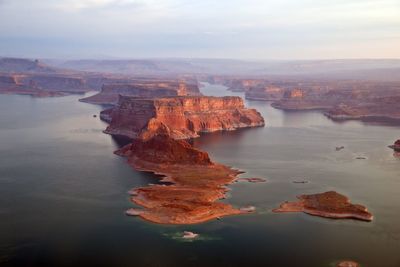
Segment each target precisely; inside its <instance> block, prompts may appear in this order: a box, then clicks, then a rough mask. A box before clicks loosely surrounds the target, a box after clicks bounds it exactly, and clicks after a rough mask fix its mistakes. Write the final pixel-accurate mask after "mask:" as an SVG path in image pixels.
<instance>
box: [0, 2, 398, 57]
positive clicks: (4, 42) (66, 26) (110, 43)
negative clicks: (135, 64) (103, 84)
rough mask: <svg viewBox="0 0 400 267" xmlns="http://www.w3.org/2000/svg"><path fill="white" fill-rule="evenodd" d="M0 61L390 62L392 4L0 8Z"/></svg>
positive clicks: (393, 53)
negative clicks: (6, 58) (15, 58)
mask: <svg viewBox="0 0 400 267" xmlns="http://www.w3.org/2000/svg"><path fill="white" fill-rule="evenodd" d="M0 56H22V57H42V58H43V57H46V58H155V57H156V58H159V57H186V58H233V59H255V60H264V59H331V58H400V0H229V1H228V0H158V1H156V0H36V1H33V0H0Z"/></svg>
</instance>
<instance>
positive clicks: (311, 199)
mask: <svg viewBox="0 0 400 267" xmlns="http://www.w3.org/2000/svg"><path fill="white" fill-rule="evenodd" d="M298 199H299V201H297V202H285V203H283V204H282V205H281V206H280V207H279V208H278V209H275V210H273V211H274V212H304V213H307V214H310V215H314V216H320V217H326V218H333V219H357V220H362V221H372V218H373V216H372V214H371V213H369V212H368V210H367V209H366V208H365V207H364V206H361V205H358V204H351V203H350V201H349V199H348V198H347V197H345V196H343V195H341V194H339V193H337V192H334V191H329V192H325V193H322V194H315V195H301V196H298Z"/></svg>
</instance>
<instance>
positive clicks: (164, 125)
mask: <svg viewBox="0 0 400 267" xmlns="http://www.w3.org/2000/svg"><path fill="white" fill-rule="evenodd" d="M111 118H112V119H111V123H110V125H109V127H107V129H106V130H105V132H106V133H108V134H113V135H123V136H127V137H130V138H144V139H148V138H150V137H151V136H154V135H157V134H158V133H159V132H160V131H161V132H163V133H167V134H169V135H170V136H171V137H172V138H175V139H188V138H195V137H198V136H199V133H202V132H214V131H221V130H235V129H238V128H245V127H257V126H264V119H263V117H262V116H261V115H260V113H259V112H257V111H256V110H255V109H247V108H245V107H244V103H243V100H242V99H241V98H240V97H233V96H229V97H211V96H185V97H166V98H157V99H140V98H135V97H127V96H121V97H120V100H119V103H118V105H117V106H116V107H115V108H114V110H113V112H112V114H111Z"/></svg>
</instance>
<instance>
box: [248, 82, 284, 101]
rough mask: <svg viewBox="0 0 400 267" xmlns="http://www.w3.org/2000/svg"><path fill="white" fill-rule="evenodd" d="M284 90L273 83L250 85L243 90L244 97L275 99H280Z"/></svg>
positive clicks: (265, 99)
mask: <svg viewBox="0 0 400 267" xmlns="http://www.w3.org/2000/svg"><path fill="white" fill-rule="evenodd" d="M284 93H285V90H284V89H283V88H282V87H279V86H275V85H263V86H257V87H251V88H250V89H248V90H247V91H246V92H245V97H246V99H250V100H264V101H276V100H280V99H282V97H283V95H284Z"/></svg>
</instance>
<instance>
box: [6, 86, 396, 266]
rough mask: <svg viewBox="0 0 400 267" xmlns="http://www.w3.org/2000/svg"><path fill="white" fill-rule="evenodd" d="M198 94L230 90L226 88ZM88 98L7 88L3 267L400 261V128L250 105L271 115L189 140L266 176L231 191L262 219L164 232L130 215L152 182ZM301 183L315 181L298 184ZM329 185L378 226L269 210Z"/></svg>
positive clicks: (253, 173) (225, 221) (235, 202)
mask: <svg viewBox="0 0 400 267" xmlns="http://www.w3.org/2000/svg"><path fill="white" fill-rule="evenodd" d="M202 89H203V92H204V93H205V94H210V95H227V94H232V93H231V92H228V91H226V88H225V87H223V86H212V85H206V86H205V87H204V88H202ZM237 95H241V94H237ZM80 97H82V96H68V97H61V98H45V99H35V98H31V97H27V96H9V95H0V140H1V143H0V153H1V156H0V216H1V217H0V218H1V220H0V237H1V238H0V266H35V267H36V266H38V267H39V266H206V267H208V266H270V267H279V266H283V267H285V266H300V267H324V266H327V267H329V266H334V263H335V262H336V261H338V260H341V259H353V260H356V261H359V262H361V263H362V264H363V266H366V267H386V266H387V267H390V266H393V267H399V266H400V253H399V251H400V192H399V191H400V190H399V189H400V159H399V158H396V157H394V156H393V151H391V150H390V149H388V148H387V145H389V144H391V143H393V141H394V140H396V139H398V138H399V137H400V127H390V126H377V125H365V124H362V123H360V122H346V123H341V124H338V123H334V122H332V121H330V120H328V119H327V118H325V117H324V116H323V115H321V114H320V113H318V112H299V113H297V112H296V113H293V112H290V113H285V112H282V111H279V110H276V109H273V108H271V107H270V106H269V104H268V103H267V102H259V101H247V105H248V106H250V107H253V108H257V109H258V110H259V111H260V112H261V113H262V114H263V116H264V117H265V119H266V122H267V126H266V127H265V128H256V129H246V130H240V131H237V132H224V133H214V134H207V135H205V136H203V137H202V138H199V139H196V140H195V141H194V143H195V145H196V146H198V147H201V148H202V149H204V150H206V151H208V152H209V153H210V155H211V156H212V158H213V159H214V160H215V161H218V162H221V163H224V164H227V165H230V166H234V167H235V168H239V169H241V170H244V171H246V173H245V174H244V175H243V177H264V178H267V179H268V182H267V183H263V184H249V183H237V184H234V185H232V186H230V188H231V192H230V197H229V199H227V202H229V203H232V204H233V205H235V206H243V205H255V206H256V207H257V208H258V212H257V214H254V215H246V216H235V217H228V218H223V219H222V220H220V221H212V222H208V223H204V224H199V225H192V226H165V225H157V224H151V223H147V222H145V221H142V220H141V219H139V218H133V217H126V216H125V215H124V210H125V209H127V208H129V207H131V206H132V204H131V203H130V202H129V198H128V195H127V191H128V190H129V189H131V188H132V187H136V186H141V185H146V184H148V183H154V182H155V181H156V178H155V177H154V176H153V175H151V174H144V173H140V172H136V171H134V170H132V169H131V168H130V167H129V166H128V165H127V164H126V163H125V161H124V159H122V158H119V157H117V156H115V155H114V154H113V151H114V150H115V149H117V148H118V145H117V143H116V142H115V141H114V140H113V139H112V138H111V137H110V136H108V135H105V134H103V133H102V130H103V129H104V128H105V127H106V124H105V123H103V122H101V121H100V120H99V119H98V118H94V117H93V115H94V114H98V112H99V111H100V110H101V107H99V106H95V105H89V104H85V103H80V102H78V101H77V100H78V99H79V98H80ZM341 145H343V146H345V149H344V150H342V151H335V146H341ZM358 156H363V157H366V158H367V159H365V160H357V159H355V158H356V157H358ZM299 179H302V180H308V181H310V183H308V184H294V183H292V181H293V180H299ZM327 190H336V191H338V192H340V193H343V194H345V195H347V196H349V197H350V198H351V199H352V201H353V202H355V203H360V204H364V205H366V206H367V207H368V208H369V210H370V211H371V212H372V213H373V214H374V215H375V220H374V221H373V222H372V223H366V222H359V221H354V220H340V221H337V220H329V219H323V218H318V217H312V216H308V215H305V214H274V213H271V211H270V210H271V209H272V208H275V207H277V206H278V205H279V203H280V202H282V201H284V200H292V199H294V198H295V196H296V195H298V194H303V193H318V192H324V191H327ZM183 230H191V231H195V232H198V233H200V235H201V238H200V239H199V240H197V241H194V242H184V241H182V240H180V239H179V238H177V235H178V234H179V232H181V231H183Z"/></svg>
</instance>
